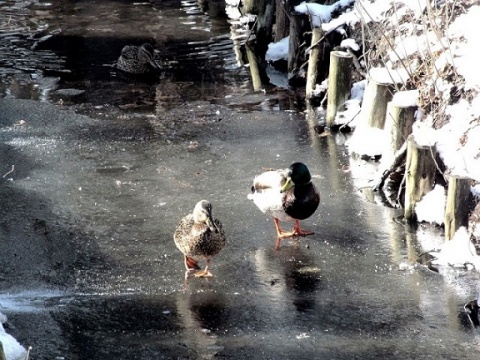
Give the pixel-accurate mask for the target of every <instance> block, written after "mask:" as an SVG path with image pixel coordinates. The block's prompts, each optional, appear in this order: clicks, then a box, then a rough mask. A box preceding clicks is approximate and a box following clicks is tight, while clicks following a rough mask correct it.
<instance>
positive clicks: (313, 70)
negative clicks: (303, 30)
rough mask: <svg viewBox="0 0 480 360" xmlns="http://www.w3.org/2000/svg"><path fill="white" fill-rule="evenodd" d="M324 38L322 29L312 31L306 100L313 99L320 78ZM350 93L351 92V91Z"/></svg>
mask: <svg viewBox="0 0 480 360" xmlns="http://www.w3.org/2000/svg"><path fill="white" fill-rule="evenodd" d="M322 38H323V31H322V29H321V28H318V27H316V28H313V29H312V44H311V45H310V57H309V58H308V71H307V85H306V90H305V91H306V99H307V100H310V99H311V98H312V97H313V91H314V90H315V85H316V84H317V78H318V64H319V60H320V59H321V58H322V49H323V47H322V46H321V41H322ZM349 93H350V90H349Z"/></svg>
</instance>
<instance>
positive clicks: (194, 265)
mask: <svg viewBox="0 0 480 360" xmlns="http://www.w3.org/2000/svg"><path fill="white" fill-rule="evenodd" d="M185 264H187V267H188V269H189V270H200V266H199V265H198V262H197V260H195V259H194V258H191V257H189V256H185Z"/></svg>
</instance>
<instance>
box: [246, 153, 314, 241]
mask: <svg viewBox="0 0 480 360" xmlns="http://www.w3.org/2000/svg"><path fill="white" fill-rule="evenodd" d="M248 198H249V199H250V200H253V202H254V203H255V205H257V207H258V208H259V209H260V210H261V211H262V212H264V213H268V214H270V215H272V216H273V221H274V222H275V228H276V229H277V241H276V243H275V250H278V248H279V247H280V241H281V240H282V239H283V238H287V237H292V236H306V235H312V234H313V232H312V231H307V230H302V229H301V228H300V220H305V219H306V218H308V217H310V216H312V215H313V213H314V212H315V210H317V207H318V204H319V203H320V195H319V193H318V191H317V189H316V188H315V185H313V184H312V176H311V175H310V171H309V170H308V168H307V166H306V165H305V164H302V163H300V162H296V163H294V164H292V165H291V166H290V167H289V168H288V169H281V170H269V171H266V172H264V173H262V174H260V175H257V176H256V177H255V179H254V180H253V186H252V193H251V194H249V195H248ZM280 220H281V221H295V227H294V228H293V230H292V231H289V232H285V231H283V230H282V229H281V228H280V223H279V221H280Z"/></svg>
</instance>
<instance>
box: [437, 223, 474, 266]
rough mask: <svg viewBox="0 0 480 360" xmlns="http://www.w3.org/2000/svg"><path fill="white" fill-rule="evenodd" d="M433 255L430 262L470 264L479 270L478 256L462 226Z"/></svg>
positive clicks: (455, 264) (454, 264)
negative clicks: (432, 259) (433, 257)
mask: <svg viewBox="0 0 480 360" xmlns="http://www.w3.org/2000/svg"><path fill="white" fill-rule="evenodd" d="M433 255H434V256H435V258H436V259H435V260H434V261H432V264H437V265H443V266H447V265H449V266H454V267H462V268H463V267H465V266H467V265H471V266H473V267H474V268H475V269H477V270H480V256H478V255H477V253H476V250H475V247H474V246H473V244H472V242H471V241H470V234H468V232H467V229H465V228H464V227H460V228H459V229H458V230H457V232H456V233H455V236H454V237H453V239H452V240H450V241H447V242H446V243H445V244H443V246H442V249H441V250H440V251H439V252H438V253H433Z"/></svg>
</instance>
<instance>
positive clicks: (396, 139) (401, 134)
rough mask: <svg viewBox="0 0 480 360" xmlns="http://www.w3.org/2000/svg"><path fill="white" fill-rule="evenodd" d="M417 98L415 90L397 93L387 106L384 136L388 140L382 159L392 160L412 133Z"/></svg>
mask: <svg viewBox="0 0 480 360" xmlns="http://www.w3.org/2000/svg"><path fill="white" fill-rule="evenodd" d="M417 98H418V91H417V90H410V91H399V92H397V93H396V94H395V95H394V96H393V99H392V101H390V102H389V103H388V104H387V113H386V118H385V135H386V136H387V137H388V138H389V141H388V142H387V148H386V149H385V151H384V153H383V159H390V158H393V157H394V155H395V153H396V152H397V151H398V150H399V149H400V148H401V147H402V145H403V144H404V143H405V141H406V139H407V138H408V136H409V135H410V134H411V133H412V125H413V123H414V121H415V112H416V111H417V108H418V106H417V105H416V99H417ZM412 100H413V101H412Z"/></svg>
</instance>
